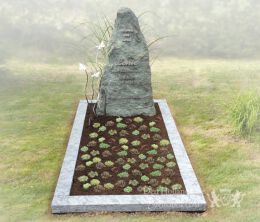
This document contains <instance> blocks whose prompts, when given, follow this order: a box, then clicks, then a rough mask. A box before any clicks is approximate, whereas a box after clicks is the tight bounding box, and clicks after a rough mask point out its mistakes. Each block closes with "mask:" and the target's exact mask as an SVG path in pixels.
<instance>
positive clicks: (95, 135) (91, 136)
mask: <svg viewBox="0 0 260 222" xmlns="http://www.w3.org/2000/svg"><path fill="white" fill-rule="evenodd" d="M89 137H90V138H91V139H94V138H97V137H98V134H97V133H95V132H94V133H90V134H89Z"/></svg>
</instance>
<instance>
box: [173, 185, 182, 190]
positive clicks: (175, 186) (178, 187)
mask: <svg viewBox="0 0 260 222" xmlns="http://www.w3.org/2000/svg"><path fill="white" fill-rule="evenodd" d="M171 188H172V190H174V191H176V190H181V189H182V185H181V184H179V183H176V184H174V185H172V187H171Z"/></svg>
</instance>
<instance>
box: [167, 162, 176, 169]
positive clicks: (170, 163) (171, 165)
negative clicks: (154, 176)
mask: <svg viewBox="0 0 260 222" xmlns="http://www.w3.org/2000/svg"><path fill="white" fill-rule="evenodd" d="M166 166H167V167H169V168H173V167H175V166H176V163H175V162H173V161H171V162H168V163H166Z"/></svg>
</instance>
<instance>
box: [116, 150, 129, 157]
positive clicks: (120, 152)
mask: <svg viewBox="0 0 260 222" xmlns="http://www.w3.org/2000/svg"><path fill="white" fill-rule="evenodd" d="M117 155H118V156H127V151H126V150H122V151H119V152H117Z"/></svg>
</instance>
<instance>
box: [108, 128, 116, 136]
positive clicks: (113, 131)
mask: <svg viewBox="0 0 260 222" xmlns="http://www.w3.org/2000/svg"><path fill="white" fill-rule="evenodd" d="M108 134H109V135H110V136H114V135H116V134H117V131H116V130H113V129H111V130H109V131H108Z"/></svg>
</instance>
